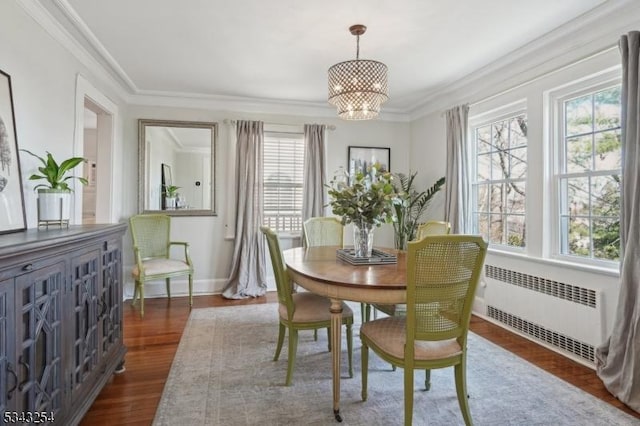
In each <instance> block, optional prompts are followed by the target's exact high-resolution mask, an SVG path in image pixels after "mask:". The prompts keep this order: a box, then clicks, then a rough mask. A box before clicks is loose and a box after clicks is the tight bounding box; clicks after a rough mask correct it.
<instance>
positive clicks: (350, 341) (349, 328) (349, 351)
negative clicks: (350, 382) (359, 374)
mask: <svg viewBox="0 0 640 426" xmlns="http://www.w3.org/2000/svg"><path fill="white" fill-rule="evenodd" d="M347 356H348V357H349V377H350V378H352V379H353V327H352V324H347Z"/></svg>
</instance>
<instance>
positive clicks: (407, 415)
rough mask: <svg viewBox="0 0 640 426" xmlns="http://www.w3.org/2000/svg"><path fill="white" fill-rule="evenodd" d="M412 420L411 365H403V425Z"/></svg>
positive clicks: (406, 425)
mask: <svg viewBox="0 0 640 426" xmlns="http://www.w3.org/2000/svg"><path fill="white" fill-rule="evenodd" d="M412 421H413V366H409V365H406V364H405V366H404V425H405V426H411V422H412Z"/></svg>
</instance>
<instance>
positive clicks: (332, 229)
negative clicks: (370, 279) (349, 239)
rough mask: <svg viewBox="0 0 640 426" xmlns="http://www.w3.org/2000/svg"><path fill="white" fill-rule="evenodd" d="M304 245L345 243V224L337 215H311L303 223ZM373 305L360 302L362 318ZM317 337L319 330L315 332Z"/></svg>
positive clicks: (363, 318) (366, 316)
mask: <svg viewBox="0 0 640 426" xmlns="http://www.w3.org/2000/svg"><path fill="white" fill-rule="evenodd" d="M302 233H303V234H304V246H305V247H316V246H339V247H342V246H343V245H344V225H342V222H340V220H338V219H336V218H335V217H311V218H309V219H307V220H305V221H304V223H303V224H302ZM370 312H371V305H369V304H368V303H360V319H361V321H362V322H364V321H365V319H366V318H368V316H369V313H370ZM314 336H315V338H316V339H317V332H316V333H315V334H314Z"/></svg>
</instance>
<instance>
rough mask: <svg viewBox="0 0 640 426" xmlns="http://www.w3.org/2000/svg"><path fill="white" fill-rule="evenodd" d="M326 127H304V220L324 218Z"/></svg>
mask: <svg viewBox="0 0 640 426" xmlns="http://www.w3.org/2000/svg"><path fill="white" fill-rule="evenodd" d="M325 133H326V126H325V125H322V124H305V125H304V144H305V156H304V189H303V191H302V192H303V195H302V197H303V198H302V220H303V221H305V220H307V219H309V218H310V217H317V216H324V206H325V204H326V196H325V194H326V190H325V186H324V185H325V184H326V173H325V168H326V159H325V145H326V142H325Z"/></svg>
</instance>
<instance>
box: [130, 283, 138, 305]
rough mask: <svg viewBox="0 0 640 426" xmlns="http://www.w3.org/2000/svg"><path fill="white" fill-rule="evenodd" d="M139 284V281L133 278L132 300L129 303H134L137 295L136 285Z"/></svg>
mask: <svg viewBox="0 0 640 426" xmlns="http://www.w3.org/2000/svg"><path fill="white" fill-rule="evenodd" d="M139 286H140V281H138V280H135V282H134V285H133V300H132V301H131V305H135V304H136V302H137V299H136V298H137V297H138V296H139V295H138V287H139Z"/></svg>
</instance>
